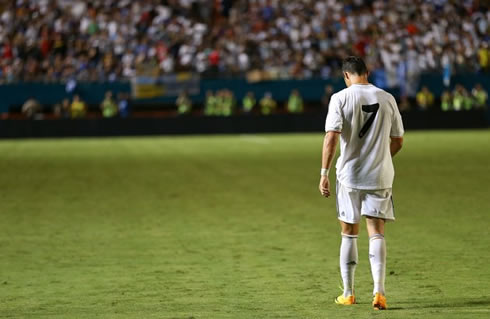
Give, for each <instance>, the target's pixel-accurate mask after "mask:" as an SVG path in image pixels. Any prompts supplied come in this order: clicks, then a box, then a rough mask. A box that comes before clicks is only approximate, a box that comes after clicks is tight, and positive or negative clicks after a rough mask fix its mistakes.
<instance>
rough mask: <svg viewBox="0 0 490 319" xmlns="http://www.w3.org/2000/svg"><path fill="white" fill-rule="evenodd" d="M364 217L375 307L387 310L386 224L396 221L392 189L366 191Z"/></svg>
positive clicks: (364, 195)
mask: <svg viewBox="0 0 490 319" xmlns="http://www.w3.org/2000/svg"><path fill="white" fill-rule="evenodd" d="M361 212H362V215H363V216H365V217H366V226H367V231H368V235H369V262H370V264H371V274H372V276H373V282H374V288H373V295H374V301H373V306H374V308H375V309H386V307H387V306H386V298H385V277H386V240H385V237H384V235H385V229H384V228H385V222H386V221H387V220H394V219H395V217H394V211H393V202H392V200H391V189H385V190H376V191H365V192H364V193H363V199H362V209H361Z"/></svg>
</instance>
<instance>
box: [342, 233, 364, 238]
mask: <svg viewBox="0 0 490 319" xmlns="http://www.w3.org/2000/svg"><path fill="white" fill-rule="evenodd" d="M340 235H341V236H342V237H346V238H357V237H358V236H359V235H349V234H344V233H340Z"/></svg>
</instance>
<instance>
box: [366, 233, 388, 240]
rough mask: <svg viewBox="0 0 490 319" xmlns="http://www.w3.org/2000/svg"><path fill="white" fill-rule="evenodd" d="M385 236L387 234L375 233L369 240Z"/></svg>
mask: <svg viewBox="0 0 490 319" xmlns="http://www.w3.org/2000/svg"><path fill="white" fill-rule="evenodd" d="M384 238H385V235H383V234H374V235H372V236H369V240H371V239H384Z"/></svg>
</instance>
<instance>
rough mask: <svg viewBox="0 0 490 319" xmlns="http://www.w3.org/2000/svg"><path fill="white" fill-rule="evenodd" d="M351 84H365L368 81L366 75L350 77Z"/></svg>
mask: <svg viewBox="0 0 490 319" xmlns="http://www.w3.org/2000/svg"><path fill="white" fill-rule="evenodd" d="M351 84H361V85H367V84H369V81H368V79H367V77H366V76H356V77H353V78H351Z"/></svg>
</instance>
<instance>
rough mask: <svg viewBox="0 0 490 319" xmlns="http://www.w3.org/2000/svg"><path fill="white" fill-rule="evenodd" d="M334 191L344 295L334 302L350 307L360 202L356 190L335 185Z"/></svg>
mask: <svg viewBox="0 0 490 319" xmlns="http://www.w3.org/2000/svg"><path fill="white" fill-rule="evenodd" d="M336 190H337V191H336V196H337V212H338V219H339V221H340V226H341V229H342V233H341V235H342V241H341V244H340V258H339V265H340V274H341V277H342V282H343V285H344V293H343V294H342V295H340V296H339V297H337V299H336V300H335V302H336V303H337V304H341V305H351V304H354V303H355V297H354V295H355V294H354V274H355V270H356V266H357V261H358V254H357V236H358V234H359V221H360V212H361V201H360V197H359V191H358V190H354V189H351V188H347V187H343V186H342V185H341V184H340V183H337V189H336Z"/></svg>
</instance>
